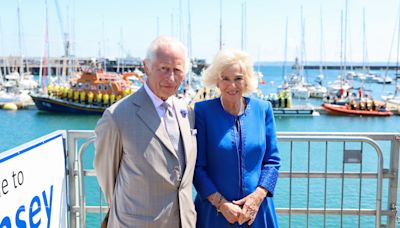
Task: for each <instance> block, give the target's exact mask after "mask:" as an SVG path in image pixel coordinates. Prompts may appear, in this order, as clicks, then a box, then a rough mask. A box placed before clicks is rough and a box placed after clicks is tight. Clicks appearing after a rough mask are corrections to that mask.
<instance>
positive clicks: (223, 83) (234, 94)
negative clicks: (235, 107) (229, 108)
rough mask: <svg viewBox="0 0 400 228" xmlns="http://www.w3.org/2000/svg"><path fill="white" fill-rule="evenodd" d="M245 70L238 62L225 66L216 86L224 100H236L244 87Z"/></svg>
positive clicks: (241, 94) (239, 97)
mask: <svg viewBox="0 0 400 228" xmlns="http://www.w3.org/2000/svg"><path fill="white" fill-rule="evenodd" d="M244 76H245V71H244V69H243V67H242V66H241V65H240V64H239V63H235V64H233V65H231V66H229V67H228V68H226V69H225V70H224V71H222V73H221V77H220V78H219V79H218V87H219V89H220V90H221V96H222V98H223V99H224V102H237V101H239V100H240V99H241V98H242V96H243V90H244V89H245V88H246V81H245V78H244Z"/></svg>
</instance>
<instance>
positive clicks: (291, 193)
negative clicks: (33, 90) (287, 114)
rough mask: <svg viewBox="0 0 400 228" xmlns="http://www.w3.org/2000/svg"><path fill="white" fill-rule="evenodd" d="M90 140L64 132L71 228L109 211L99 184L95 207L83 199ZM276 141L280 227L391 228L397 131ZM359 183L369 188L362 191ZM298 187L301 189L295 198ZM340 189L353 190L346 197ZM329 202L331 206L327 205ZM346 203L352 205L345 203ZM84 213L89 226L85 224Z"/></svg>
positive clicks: (288, 135)
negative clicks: (317, 190) (316, 222)
mask: <svg viewBox="0 0 400 228" xmlns="http://www.w3.org/2000/svg"><path fill="white" fill-rule="evenodd" d="M94 140H95V136H94V132H93V131H68V132H67V145H68V146H67V151H68V178H69V180H68V191H69V204H70V206H69V218H70V227H72V228H75V227H98V226H99V224H100V222H101V220H102V218H103V217H104V215H105V212H106V211H107V210H108V208H107V206H106V204H105V203H104V199H103V197H102V193H101V191H100V188H99V187H98V185H97V186H95V188H96V193H97V194H96V195H98V199H95V200H92V201H96V205H89V204H87V198H88V197H89V196H90V197H91V198H97V196H96V197H95V196H93V193H90V194H89V195H88V192H87V186H86V185H85V183H86V181H91V184H92V183H96V184H97V182H96V181H94V180H88V179H87V178H95V175H96V174H95V172H94V170H93V169H91V168H85V167H84V163H85V161H84V159H83V157H84V155H85V153H87V151H94V150H93V145H92V144H93V142H94ZM278 140H279V149H280V152H281V157H282V167H281V170H280V178H279V181H278V185H277V188H276V191H275V196H274V198H275V199H274V201H275V203H276V206H277V208H276V211H277V213H278V216H280V218H282V219H281V220H280V222H281V221H283V222H282V225H281V226H282V227H285V226H287V227H292V226H293V227H315V226H316V225H315V221H317V220H318V227H331V226H332V223H333V224H334V226H335V227H342V226H349V225H351V226H352V227H354V226H355V224H357V226H358V227H364V226H365V225H363V224H367V226H368V227H372V226H374V227H377V228H378V227H391V228H394V227H396V223H398V220H399V218H398V217H397V194H398V169H399V148H400V133H359V132H351V133H342V132H341V133H338V132H334V133H333V132H326V133H322V132H278ZM89 147H92V148H91V149H88V148H89ZM91 155H92V158H91V159H93V154H91ZM301 158H303V159H301ZM86 163H87V161H86ZM89 163H93V162H92V160H90V159H89ZM384 164H385V165H386V166H384ZM85 165H86V166H91V165H92V164H90V165H88V164H85ZM297 166H300V168H298V167H297ZM357 181H358V183H357ZM313 182H316V183H319V185H318V186H317V188H318V189H319V191H321V189H322V195H321V196H320V197H319V198H320V199H318V196H317V194H316V193H315V184H313ZM328 182H332V183H335V182H336V183H338V184H337V185H334V184H333V185H334V188H335V189H334V190H335V195H333V196H332V195H331V194H330V191H331V190H330V189H329V188H330V187H329V186H328ZM363 182H366V183H367V184H369V185H370V186H373V188H371V187H369V188H365V186H364V185H363ZM332 183H331V185H332ZM321 185H322V186H323V187H321ZM91 186H92V185H91ZM299 186H302V187H303V189H302V191H301V194H300V195H301V196H300V197H299V196H298V195H299V189H298V187H299ZM349 189H350V190H349ZM354 189H355V190H354ZM345 190H346V191H347V190H349V192H352V194H353V195H351V196H350V197H351V198H350V199H349V198H348V197H349V196H347V195H346V194H347V192H346V191H345ZM364 195H367V196H364ZM301 197H303V198H301ZM371 197H372V199H371ZM314 198H315V199H314ZM365 198H367V199H365ZM363 199H364V201H363ZM332 200H333V201H334V204H335V205H334V206H330V204H332ZM347 200H349V202H350V203H351V204H352V205H351V206H348V205H347V204H348V203H346V201H347ZM366 200H367V203H366V202H365V201H366ZM313 201H318V203H319V204H320V205H319V207H313V204H316V203H315V202H313ZM319 201H321V202H319ZM371 201H372V203H371ZM299 202H301V203H300V204H305V205H304V207H299V205H297V204H299ZM281 205H287V207H280V206H281ZM89 215H91V222H90V223H91V224H93V225H91V224H88V219H87V217H88V216H89ZM314 217H315V218H316V219H314ZM349 217H350V218H351V220H350V222H349V219H348V218H349ZM332 218H333V219H332ZM363 222H364V223H363ZM373 224H374V225H373Z"/></svg>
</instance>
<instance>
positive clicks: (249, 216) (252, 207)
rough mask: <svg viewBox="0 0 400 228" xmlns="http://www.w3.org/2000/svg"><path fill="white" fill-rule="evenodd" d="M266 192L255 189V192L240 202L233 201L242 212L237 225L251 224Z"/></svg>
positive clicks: (259, 188) (258, 188)
mask: <svg viewBox="0 0 400 228" xmlns="http://www.w3.org/2000/svg"><path fill="white" fill-rule="evenodd" d="M267 193H268V191H267V190H266V189H264V188H262V187H257V188H256V190H255V191H254V192H253V193H251V194H250V195H248V196H246V197H244V198H243V199H240V200H234V201H233V203H234V204H236V205H238V206H242V211H241V212H240V214H239V218H238V223H239V225H242V224H243V223H245V222H247V221H248V224H249V225H251V224H253V222H254V220H255V218H256V215H257V212H258V209H259V208H260V205H261V203H262V201H263V200H264V199H265V197H266V196H267Z"/></svg>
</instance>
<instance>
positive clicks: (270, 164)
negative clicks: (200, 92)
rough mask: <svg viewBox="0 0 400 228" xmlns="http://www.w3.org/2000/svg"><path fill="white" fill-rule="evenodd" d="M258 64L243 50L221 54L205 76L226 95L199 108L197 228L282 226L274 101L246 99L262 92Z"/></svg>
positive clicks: (208, 83)
mask: <svg viewBox="0 0 400 228" xmlns="http://www.w3.org/2000/svg"><path fill="white" fill-rule="evenodd" d="M257 83H258V81H257V79H256V78H255V77H254V75H253V64H252V62H251V61H250V59H249V57H248V55H247V54H245V53H244V52H242V51H239V50H233V49H227V50H222V51H220V52H219V53H218V54H217V56H216V57H215V59H214V61H213V63H212V64H211V65H210V66H209V68H208V69H207V71H206V73H205V75H204V84H205V85H206V86H207V87H217V88H218V89H219V91H220V94H221V96H220V97H219V98H216V99H213V100H207V101H203V102H198V103H196V105H195V114H196V128H197V149H198V152H197V153H198V155H197V161H196V169H195V174H194V185H195V187H196V190H197V192H198V195H197V197H196V200H195V205H196V210H197V215H198V217H197V227H201V228H206V227H207V228H209V227H218V228H219V227H247V226H248V225H252V227H277V226H278V222H277V219H276V214H275V208H274V204H273V201H272V196H273V193H274V188H275V185H276V182H277V179H278V170H279V167H280V156H279V152H278V148H277V140H276V133H275V121H274V117H273V113H272V107H271V104H270V103H269V102H266V101H261V100H258V99H254V98H250V97H245V96H244V95H245V94H250V93H251V92H253V91H255V89H256V88H257Z"/></svg>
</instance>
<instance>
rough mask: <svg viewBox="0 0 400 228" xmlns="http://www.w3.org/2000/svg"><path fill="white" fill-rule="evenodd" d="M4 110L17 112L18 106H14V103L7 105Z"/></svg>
mask: <svg viewBox="0 0 400 228" xmlns="http://www.w3.org/2000/svg"><path fill="white" fill-rule="evenodd" d="M3 109H5V110H11V111H16V110H18V106H17V105H16V104H14V103H5V104H4V106H3Z"/></svg>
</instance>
